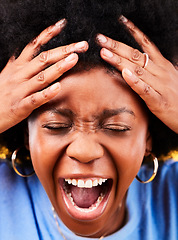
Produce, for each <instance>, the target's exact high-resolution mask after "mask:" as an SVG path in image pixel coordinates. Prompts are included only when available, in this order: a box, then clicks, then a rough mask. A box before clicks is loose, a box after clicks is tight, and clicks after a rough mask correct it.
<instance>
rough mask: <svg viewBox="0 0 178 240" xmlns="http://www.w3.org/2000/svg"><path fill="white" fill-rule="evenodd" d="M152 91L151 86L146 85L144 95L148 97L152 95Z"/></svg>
mask: <svg viewBox="0 0 178 240" xmlns="http://www.w3.org/2000/svg"><path fill="white" fill-rule="evenodd" d="M150 89H151V88H150V86H149V85H145V87H144V91H143V92H144V94H147V95H148V94H150Z"/></svg>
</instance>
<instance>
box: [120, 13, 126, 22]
mask: <svg viewBox="0 0 178 240" xmlns="http://www.w3.org/2000/svg"><path fill="white" fill-rule="evenodd" d="M119 21H121V22H123V23H127V22H128V19H127V18H126V17H124V16H123V15H121V16H120V18H119Z"/></svg>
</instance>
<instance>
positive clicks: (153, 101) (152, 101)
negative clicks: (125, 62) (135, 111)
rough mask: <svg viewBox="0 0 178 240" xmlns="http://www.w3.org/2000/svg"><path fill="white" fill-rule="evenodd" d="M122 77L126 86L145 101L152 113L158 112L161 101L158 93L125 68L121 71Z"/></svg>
mask: <svg viewBox="0 0 178 240" xmlns="http://www.w3.org/2000/svg"><path fill="white" fill-rule="evenodd" d="M122 76H123V78H124V79H125V81H126V82H127V84H128V85H129V86H130V87H131V88H132V89H133V90H134V91H135V92H136V93H137V94H138V95H139V96H140V97H141V98H142V99H143V100H144V101H145V103H146V105H147V106H148V108H149V109H150V110H151V111H152V112H154V111H158V110H159V107H160V103H161V101H162V97H161V95H160V94H159V92H157V91H155V90H154V89H153V88H152V87H151V86H150V85H149V84H147V83H145V82H143V81H142V80H141V79H140V78H139V77H137V76H135V75H134V74H132V72H131V71H130V70H128V69H127V68H125V69H123V71H122Z"/></svg>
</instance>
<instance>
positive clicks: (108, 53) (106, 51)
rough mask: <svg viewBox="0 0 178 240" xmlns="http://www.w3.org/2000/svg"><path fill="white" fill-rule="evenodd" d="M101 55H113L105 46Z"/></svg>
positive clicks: (109, 56) (110, 56)
mask: <svg viewBox="0 0 178 240" xmlns="http://www.w3.org/2000/svg"><path fill="white" fill-rule="evenodd" d="M103 55H105V56H106V57H108V58H112V57H113V53H112V52H111V51H109V50H108V49H106V48H103Z"/></svg>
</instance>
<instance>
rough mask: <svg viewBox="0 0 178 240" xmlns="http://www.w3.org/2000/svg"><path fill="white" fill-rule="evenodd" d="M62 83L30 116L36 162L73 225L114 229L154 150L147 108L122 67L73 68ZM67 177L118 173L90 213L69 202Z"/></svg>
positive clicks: (88, 231)
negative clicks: (102, 204)
mask: <svg viewBox="0 0 178 240" xmlns="http://www.w3.org/2000/svg"><path fill="white" fill-rule="evenodd" d="M61 85H62V89H63V90H62V92H61V93H60V94H58V95H57V96H56V97H55V98H54V99H53V100H51V101H49V102H48V103H47V104H45V105H44V106H43V107H41V108H40V109H39V110H36V111H35V113H34V114H32V115H31V117H30V118H29V120H28V131H29V150H30V153H31V159H32V163H33V166H34V169H35V172H36V174H37V175H38V178H39V179H40V181H41V183H42V184H43V186H44V188H45V190H46V192H47V194H48V196H49V198H50V200H51V202H52V204H53V206H54V207H55V209H56V211H57V213H58V215H59V217H60V218H61V219H62V221H63V222H64V223H65V224H66V225H67V227H68V228H69V229H71V230H72V231H73V232H74V233H76V234H78V235H82V236H89V237H101V236H102V235H109V234H111V233H113V232H115V231H117V230H118V229H120V228H121V227H122V226H123V224H124V219H125V213H126V209H125V198H126V193H127V190H128V188H129V186H130V184H131V182H132V181H133V179H134V178H135V176H136V174H137V172H138V171H139V169H140V166H141V164H142V161H143V157H144V156H145V155H147V152H148V151H149V150H151V137H150V134H149V131H148V118H147V114H146V111H145V108H144V107H143V105H142V102H141V100H140V99H139V97H138V96H137V95H136V94H135V93H134V92H133V91H132V90H131V89H130V87H128V85H127V84H126V83H125V82H124V80H123V79H122V78H121V75H120V74H119V73H115V74H111V73H110V74H108V72H107V71H106V69H104V68H101V67H99V68H95V69H92V70H90V71H87V72H85V71H84V72H78V73H70V74H68V75H67V76H64V77H63V78H62V79H61ZM128 156H129V157H128ZM42 166H43V167H42ZM66 178H67V179H68V178H70V179H76V180H77V181H78V180H79V179H84V180H88V179H95V178H103V179H104V178H106V179H112V189H111V192H110V194H109V197H108V200H107V204H106V206H105V207H104V209H103V210H102V211H97V212H96V210H94V211H93V212H92V213H87V215H86V214H85V213H81V212H80V211H76V210H75V209H74V207H72V205H71V206H69V207H68V205H66V203H65V198H64V197H63V190H61V187H60V184H59V179H66Z"/></svg>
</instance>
